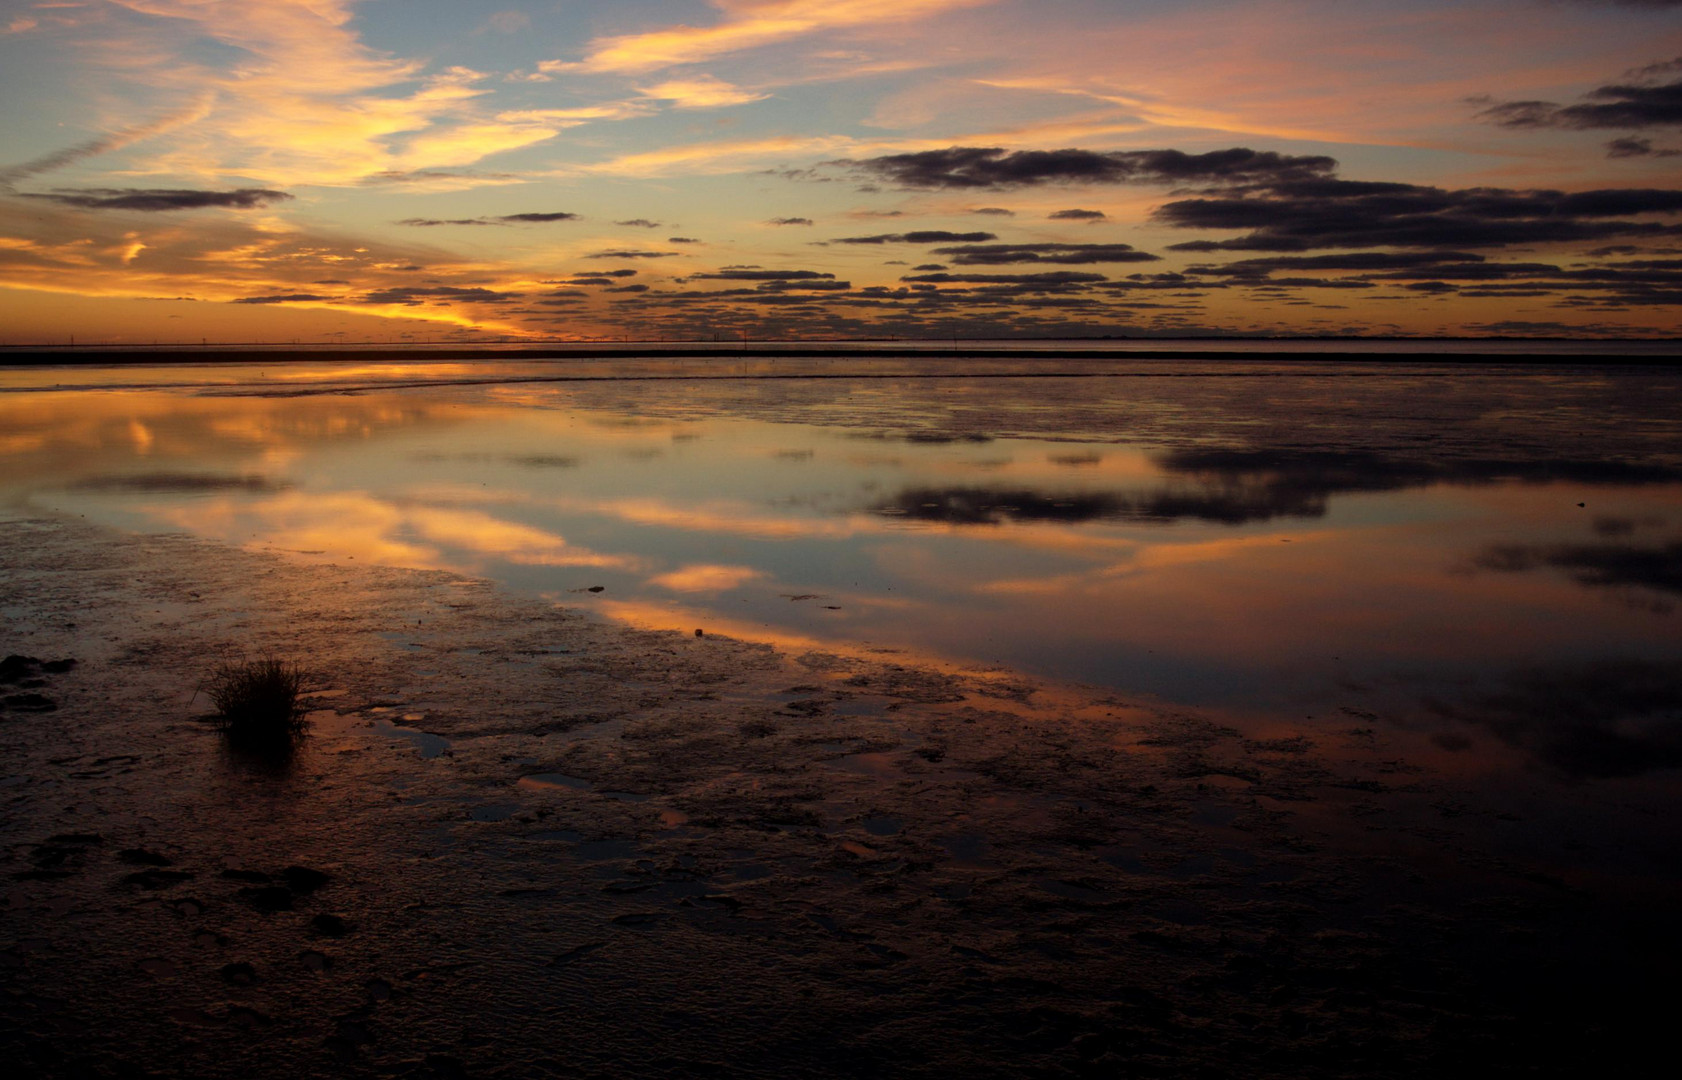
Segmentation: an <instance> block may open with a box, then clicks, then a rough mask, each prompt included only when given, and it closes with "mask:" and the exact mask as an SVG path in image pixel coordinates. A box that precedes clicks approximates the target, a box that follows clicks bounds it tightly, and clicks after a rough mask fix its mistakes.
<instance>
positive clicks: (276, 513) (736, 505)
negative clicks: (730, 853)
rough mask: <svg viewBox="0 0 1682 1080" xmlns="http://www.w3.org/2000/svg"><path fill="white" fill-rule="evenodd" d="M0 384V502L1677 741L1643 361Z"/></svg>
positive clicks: (837, 365)
mask: <svg viewBox="0 0 1682 1080" xmlns="http://www.w3.org/2000/svg"><path fill="white" fill-rule="evenodd" d="M626 374H629V375H632V376H635V377H634V378H620V377H617V376H620V375H626ZM931 376H932V377H931ZM0 389H4V390H7V391H10V392H5V393H0V463H3V465H4V469H3V475H4V477H5V480H4V481H3V482H0V501H3V502H4V504H5V505H7V506H8V507H9V508H10V509H11V511H12V512H14V513H32V512H40V511H52V512H61V513H71V514H79V515H85V516H86V517H87V518H89V519H91V520H96V521H100V522H105V523H109V524H112V525H116V526H120V527H123V528H130V529H142V530H172V531H186V532H191V533H194V534H197V535H201V536H208V537H213V538H216V539H219V540H223V541H226V542H228V543H232V544H241V545H252V546H258V547H263V548H272V549H275V550H279V551H283V552H287V553H290V554H291V555H292V556H293V557H297V558H303V559H319V560H330V561H346V560H355V561H358V562H375V563H385V564H393V565H402V566H414V567H426V568H435V569H447V570H451V571H454V572H457V573H460V574H467V575H483V576H488V577H490V578H493V579H495V580H497V581H499V582H501V583H503V584H505V585H506V586H508V587H511V588H514V589H517V590H521V591H524V592H527V593H532V594H538V595H542V596H545V597H549V598H552V599H553V600H555V601H556V602H558V603H562V604H566V605H568V606H578V607H582V608H586V609H589V610H592V611H595V612H597V613H598V614H600V615H601V616H603V617H606V618H610V619H617V620H623V621H625V622H629V623H633V624H636V625H641V626H650V627H658V628H668V629H677V630H681V631H683V632H685V633H692V632H693V631H694V630H697V629H699V630H702V631H703V632H705V633H713V634H729V635H734V636H739V637H747V638H754V639H759V640H764V641H768V642H772V643H774V644H777V645H779V646H782V647H785V648H787V649H790V650H793V651H796V652H804V651H808V650H819V651H841V652H847V651H858V650H868V651H874V652H877V653H884V652H885V653H889V654H893V653H898V654H901V655H903V656H905V657H906V658H907V659H917V660H932V661H937V662H947V663H954V664H966V665H976V664H982V665H1000V666H1003V667H1007V668H1010V669H1014V670H1019V671H1022V672H1025V673H1028V674H1031V675H1038V676H1046V677H1052V678H1057V679H1066V680H1075V681H1080V682H1085V683H1091V684H1098V685H1103V686H1109V687H1113V688H1115V689H1116V690H1117V691H1118V692H1120V693H1123V694H1128V695H1137V696H1145V697H1154V698H1156V699H1158V700H1160V701H1163V702H1167V703H1171V704H1180V705H1186V706H1192V707H1197V708H1200V709H1208V710H1215V711H1218V712H1221V713H1223V714H1226V715H1230V716H1232V717H1235V718H1239V719H1242V720H1244V721H1245V722H1246V723H1249V724H1252V725H1255V726H1256V729H1257V730H1258V731H1264V730H1265V729H1266V726H1267V724H1269V723H1270V722H1284V721H1287V720H1288V721H1290V722H1292V723H1296V724H1301V723H1305V722H1310V721H1312V722H1315V723H1321V724H1328V725H1330V724H1336V725H1340V726H1342V727H1345V728H1347V727H1349V726H1350V725H1357V726H1359V725H1363V724H1375V723H1376V724H1384V725H1387V726H1390V727H1393V728H1398V729H1406V730H1410V731H1414V732H1417V733H1419V734H1420V735H1421V737H1426V738H1429V739H1430V740H1432V743H1433V745H1434V746H1436V747H1437V748H1438V750H1440V751H1441V752H1442V753H1443V754H1445V755H1450V756H1452V755H1453V754H1455V753H1458V752H1462V751H1464V750H1466V749H1467V748H1470V747H1484V746H1489V745H1495V746H1499V747H1503V748H1505V749H1506V750H1508V751H1511V752H1512V753H1514V754H1517V755H1518V757H1519V758H1521V759H1522V760H1523V762H1524V763H1526V766H1527V767H1528V766H1539V767H1541V768H1542V769H1543V770H1545V771H1547V772H1548V773H1549V774H1550V775H1556V776H1559V777H1563V778H1566V779H1574V780H1581V779H1585V778H1588V779H1599V780H1612V779H1619V780H1628V779H1631V778H1637V777H1658V776H1663V775H1667V774H1668V772H1669V770H1673V769H1674V767H1675V766H1676V765H1678V764H1682V727H1679V722H1678V718H1677V709H1678V707H1679V705H1682V672H1679V669H1678V665H1677V649H1676V641H1677V640H1678V633H1677V629H1678V616H1677V614H1676V611H1675V603H1676V601H1677V598H1678V594H1679V593H1682V374H1679V373H1678V371H1677V369H1675V368H1674V367H1663V366H1659V367H1652V366H1649V367H1627V368H1626V367H1595V366H1586V365H1585V366H1568V365H1551V366H1547V367H1541V368H1527V367H1523V366H1516V365H1515V366H1502V365H1494V366H1485V367H1474V368H1467V367H1461V366H1449V365H1444V366H1434V365H1433V364H1432V362H1431V361H1430V360H1429V358H1425V357H1416V358H1411V359H1409V360H1408V361H1407V362H1406V363H1405V364H1402V365H1398V366H1386V367H1382V368H1374V367H1368V366H1363V365H1353V364H1337V363H1319V364H1308V363H1301V362H1297V361H1292V360H1289V359H1281V358H1278V357H1266V356H1263V357H1260V358H1257V357H1254V356H1251V357H1245V358H1239V359H1232V360H1221V359H1201V360H1195V361H1192V360H1187V361H1179V362H1172V361H1157V360H1143V361H1142V360H1137V359H1125V358H1123V359H1118V358H1115V357H1104V356H1092V357H1077V358H1072V359H1071V358H1057V359H1047V360H1037V359H1031V358H1030V359H1023V358H1005V359H999V358H991V359H980V360H977V359H955V360H940V361H934V360H930V359H916V358H913V359H905V358H899V359H881V358H871V359H845V360H835V359H823V358H811V357H808V358H797V359H787V358H785V359H782V360H779V359H777V358H774V357H748V358H736V357H714V358H684V359H674V358H663V359H642V360H627V359H619V360H579V361H575V362H567V363H541V362H531V361H512V362H507V361H494V362H485V363H466V362H459V361H451V360H438V361H416V362H412V363H402V364H396V363H385V362H378V361H375V362H360V361H356V362H344V361H336V360H335V361H313V360H312V361H305V362H299V363H292V364H288V365H284V366H282V365H276V364H272V363H270V364H264V363H263V362H261V361H257V362H253V363H244V364H227V365H215V364H188V365H180V366H174V367H156V366H146V367H97V366H94V367H89V366H78V367H74V368H56V369H55V368H48V369H19V370H14V371H6V372H4V373H3V374H0ZM394 632H396V631H395V630H394ZM1471 756H1474V757H1475V756H1477V755H1471ZM1468 760H1470V757H1468ZM1480 760H1483V759H1482V758H1480Z"/></svg>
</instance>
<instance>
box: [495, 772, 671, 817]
mask: <svg viewBox="0 0 1682 1080" xmlns="http://www.w3.org/2000/svg"><path fill="white" fill-rule="evenodd" d="M514 786H515V787H520V788H525V789H526V790H527V791H560V790H566V791H593V792H595V794H597V795H600V796H602V797H603V798H605V799H615V800H617V801H619V802H628V803H642V802H647V801H648V799H649V796H647V795H640V794H638V793H637V792H634V791H616V790H611V789H610V790H606V791H596V790H595V787H594V786H593V785H592V784H591V783H590V781H588V780H586V779H584V778H583V777H582V776H568V775H567V774H566V773H532V774H530V775H529V776H522V777H520V778H519V779H518V780H516V781H514ZM674 812H675V811H674ZM683 820H684V821H688V820H689V819H688V818H684V819H683ZM679 824H682V822H679Z"/></svg>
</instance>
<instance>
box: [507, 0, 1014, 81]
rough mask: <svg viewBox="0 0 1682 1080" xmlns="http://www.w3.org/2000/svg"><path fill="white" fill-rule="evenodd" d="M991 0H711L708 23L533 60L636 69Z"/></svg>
mask: <svg viewBox="0 0 1682 1080" xmlns="http://www.w3.org/2000/svg"><path fill="white" fill-rule="evenodd" d="M990 2H991V0H847V2H846V3H835V2H834V0H712V4H713V6H714V7H716V8H719V9H720V10H721V11H722V12H723V13H724V18H723V20H722V21H721V22H719V23H716V24H715V25H713V26H700V27H697V26H673V27H668V28H666V29H663V30H654V31H650V32H648V33H643V34H625V35H620V36H616V37H607V38H598V39H596V40H595V41H592V42H591V43H590V52H589V55H588V56H586V57H585V59H583V60H582V61H579V62H577V63H566V62H564V61H559V60H550V61H546V62H544V63H543V64H541V65H539V66H540V68H541V69H542V70H543V71H545V72H551V73H553V72H558V71H578V72H591V73H600V72H612V73H615V74H622V75H638V74H642V73H644V72H649V71H658V70H660V69H661V68H667V67H675V66H677V65H680V64H694V63H699V62H701V61H705V60H710V59H712V58H713V57H716V56H722V55H724V54H726V53H733V52H740V51H742V50H744V49H754V48H759V47H761V46H764V45H774V44H776V43H778V42H782V41H788V40H790V39H792V38H797V37H804V36H805V35H807V34H813V33H817V32H819V31H825V30H841V29H847V28H851V27H861V26H868V25H872V24H879V23H896V22H910V21H912V20H915V19H922V18H927V17H929V16H931V15H939V14H942V13H944V12H947V11H953V10H956V9H958V8H966V7H976V6H979V5H981V4H986V3H990Z"/></svg>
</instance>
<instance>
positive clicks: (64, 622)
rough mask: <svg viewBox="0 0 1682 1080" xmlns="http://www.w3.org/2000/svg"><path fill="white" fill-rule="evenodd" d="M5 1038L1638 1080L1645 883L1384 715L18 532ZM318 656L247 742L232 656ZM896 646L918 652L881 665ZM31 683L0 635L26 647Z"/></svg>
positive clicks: (197, 1062) (87, 536)
mask: <svg viewBox="0 0 1682 1080" xmlns="http://www.w3.org/2000/svg"><path fill="white" fill-rule="evenodd" d="M0 604H3V606H4V614H5V619H4V623H3V624H0V653H4V654H9V655H12V656H16V657H19V658H22V659H23V660H28V659H30V658H33V657H53V658H55V659H58V658H63V659H71V658H74V659H75V661H76V663H75V664H73V665H59V667H60V669H59V670H56V671H51V672H48V671H46V670H45V669H46V664H44V663H40V662H35V666H34V667H30V666H29V665H27V664H23V663H22V661H21V660H20V662H19V663H16V664H12V667H11V668H8V669H7V670H8V672H9V671H11V670H12V669H13V668H15V669H17V670H18V671H19V672H20V681H9V682H8V683H7V685H6V686H5V687H3V688H0V689H4V690H5V691H6V692H7V693H8V694H10V693H12V692H14V691H16V690H17V688H18V686H20V685H21V684H22V682H23V681H39V682H41V683H42V685H41V686H39V687H37V688H36V689H33V690H30V691H27V692H29V693H37V694H41V695H42V696H45V697H50V698H51V700H52V701H53V702H54V703H55V705H56V709H55V710H54V711H52V712H33V711H29V710H26V709H14V708H11V707H8V708H7V709H6V710H5V711H4V712H0V759H3V760H4V763H5V768H4V778H3V779H0V805H3V807H4V811H3V819H0V820H3V825H0V874H3V875H4V902H3V905H0V978H3V980H4V987H5V989H4V994H3V995H0V1053H3V1054H4V1055H5V1057H6V1058H7V1059H8V1060H10V1061H12V1062H18V1063H22V1065H23V1068H24V1073H25V1074H26V1075H30V1076H41V1077H123V1076H164V1077H177V1076H179V1077H195V1078H217V1077H239V1078H242V1080H243V1078H261V1077H298V1076H316V1075H331V1076H352V1077H355V1076H368V1077H375V1076H378V1077H388V1076H404V1077H462V1076H471V1077H510V1078H512V1077H550V1076H568V1077H626V1076H631V1077H693V1076H732V1077H735V1076H740V1077H767V1078H769V1077H831V1076H837V1077H838V1076H848V1077H851V1076H859V1077H866V1076H869V1077H878V1076H896V1077H900V1076H903V1077H937V1076H940V1077H944V1076H969V1077H995V1076H996V1077H1018V1076H1063V1077H1088V1076H1091V1077H1100V1076H1101V1077H1153V1076H1164V1077H1169V1076H1171V1077H1195V1076H1211V1077H1213V1076H1220V1077H1243V1076H1253V1077H1336V1076H1351V1077H1353V1076H1362V1077H1370V1076H1397V1077H1400V1076H1426V1075H1447V1074H1454V1075H1479V1074H1482V1075H1491V1076H1500V1075H1542V1074H1573V1075H1582V1074H1584V1073H1597V1072H1598V1073H1605V1074H1611V1075H1635V1074H1636V1073H1637V1071H1638V1070H1636V1069H1635V1067H1634V1064H1633V1063H1634V1062H1637V1061H1639V1060H1640V1058H1639V1055H1640V1054H1641V1053H1642V1052H1643V1051H1645V1050H1647V1049H1650V1048H1651V1047H1650V1046H1649V1044H1651V1043H1655V1042H1656V1041H1657V1040H1658V1039H1660V1038H1661V1037H1662V1033H1663V1031H1664V1030H1665V1027H1666V1025H1667V1024H1668V1022H1669V1017H1668V1013H1665V1014H1664V1015H1662V1016H1661V1010H1665V1009H1666V1007H1667V1005H1668V997H1667V996H1665V995H1660V996H1656V997H1654V996H1648V995H1647V994H1645V993H1644V992H1643V982H1644V980H1646V979H1649V978H1652V977H1655V976H1658V975H1660V974H1661V973H1662V974H1666V976H1667V977H1668V972H1669V971H1671V970H1674V968H1673V965H1674V960H1675V958H1676V950H1675V948H1674V945H1675V936H1674V932H1673V931H1671V930H1670V929H1669V927H1668V923H1667V921H1666V919H1665V918H1664V917H1666V916H1668V914H1669V912H1670V910H1672V909H1671V907H1670V905H1672V904H1674V902H1675V896H1674V889H1672V888H1670V886H1669V885H1668V884H1666V883H1654V882H1652V881H1650V880H1647V881H1643V882H1642V883H1640V885H1639V887H1634V886H1630V885H1627V884H1626V886H1624V887H1618V886H1616V885H1615V884H1614V885H1613V886H1606V885H1594V884H1585V883H1583V882H1579V881H1573V880H1569V879H1568V878H1567V877H1562V876H1561V874H1560V873H1559V872H1558V870H1557V867H1555V866H1553V865H1551V864H1550V862H1549V858H1551V856H1549V857H1543V856H1532V855H1530V854H1528V853H1516V852H1515V848H1516V847H1517V845H1514V844H1513V843H1511V842H1510V841H1511V836H1510V834H1509V832H1508V830H1509V829H1510V828H1513V827H1514V826H1515V823H1514V822H1513V821H1512V815H1511V814H1509V813H1507V812H1506V811H1505V810H1504V809H1503V808H1502V807H1498V806H1489V805H1485V804H1483V802H1482V801H1481V799H1480V797H1479V796H1478V794H1477V793H1476V792H1472V791H1465V790H1457V789H1456V788H1455V786H1454V785H1453V784H1452V783H1450V782H1449V781H1448V780H1446V779H1444V778H1442V777H1438V776H1434V775H1432V774H1431V773H1429V772H1428V771H1426V770H1424V769H1421V768H1419V767H1417V766H1412V765H1409V764H1408V763H1407V762H1405V761H1400V760H1398V759H1397V756H1396V754H1395V753H1394V751H1393V749H1391V748H1389V747H1388V746H1387V745H1386V743H1385V737H1384V735H1383V733H1382V731H1381V730H1376V731H1375V729H1374V728H1372V727H1371V726H1361V725H1359V724H1356V725H1354V726H1351V727H1349V728H1348V729H1347V730H1343V731H1340V732H1338V733H1336V734H1335V735H1334V736H1330V737H1327V736H1325V735H1323V734H1322V735H1320V736H1317V737H1314V738H1310V737H1306V736H1303V735H1297V734H1282V735H1280V736H1279V737H1277V738H1245V737H1243V736H1241V735H1240V733H1239V732H1237V731H1235V730H1232V729H1230V728H1226V727H1222V726H1220V725H1219V724H1216V723H1213V722H1211V721H1210V720H1208V719H1205V718H1201V717H1198V716H1195V715H1189V714H1179V713H1174V712H1170V711H1165V710H1162V709H1160V708H1146V707H1142V706H1140V705H1137V704H1130V703H1128V702H1126V701H1123V700H1120V699H1118V698H1116V697H1114V696H1113V695H1112V694H1111V693H1109V692H1104V691H1096V690H1081V689H1079V688H1068V687H1055V686H1049V685H1042V684H1036V683H1033V682H1031V681H1029V680H1026V679H1023V678H1022V677H1020V676H1017V675H1014V674H1011V673H1009V672H1002V671H985V670H951V669H947V670H933V669H930V668H924V667H919V666H917V665H915V664H912V663H908V662H903V658H896V657H894V656H892V655H884V656H881V657H876V658H872V657H868V656H866V657H849V656H838V655H832V654H817V653H813V654H807V655H802V656H788V655H782V654H779V653H777V652H774V651H772V650H771V649H769V648H766V647H763V646H758V645H754V644H751V643H745V642H738V641H733V640H730V639H728V638H723V637H720V636H717V635H715V634H711V633H709V634H707V635H705V636H689V635H680V634H675V633H671V634H668V633H650V632H639V631H634V630H627V629H624V628H620V627H616V626H611V625H607V624H604V623H601V622H598V621H594V620H590V619H586V618H584V617H581V616H579V615H576V614H574V613H570V612H568V611H565V610H561V609H558V608H555V607H553V606H550V605H547V604H544V603H541V602H538V601H528V600H521V599H518V598H511V597H509V596H508V595H505V594H502V593H499V592H498V591H496V590H495V589H493V588H492V587H490V586H489V585H487V584H485V583H483V582H480V581H473V580H467V579H463V578H461V577H459V576H457V575H454V574H450V573H442V572H423V571H411V570H398V569H382V568H375V567H356V566H334V565H305V564H302V563H295V562H289V561H285V560H284V559H282V558H280V557H277V556H274V555H269V554H262V553H254V552H248V551H241V550H236V549H231V548H227V547H222V546H218V545H215V544H211V543H208V542H204V541H199V540H195V539H191V538H187V537H182V536H130V535H126V534H119V533H114V532H109V531H103V530H99V529H96V528H93V527H91V526H88V525H86V524H83V523H80V522H73V521H68V520H58V519H52V520H21V521H7V522H0ZM242 655H244V656H257V655H274V656H278V657H283V658H286V659H289V660H295V661H297V662H300V663H302V664H303V665H305V666H306V667H307V668H309V669H310V670H311V671H313V672H314V673H315V674H316V678H317V681H316V684H315V693H314V696H313V699H312V700H313V701H314V703H315V705H316V706H317V707H316V710H315V711H314V712H313V713H312V714H311V720H312V730H311V733H310V735H309V736H308V737H307V738H306V739H305V740H304V741H303V743H302V745H301V747H300V748H299V749H298V750H297V751H296V753H295V754H293V755H292V756H291V757H289V758H286V759H280V760H277V759H275V758H273V757H266V758H265V757H248V756H241V755H239V754H236V753H234V752H233V751H231V750H230V749H229V748H228V747H227V746H226V745H225V744H224V743H223V742H222V741H221V739H220V737H219V736H218V735H217V733H216V732H215V730H214V728H213V726H212V725H211V724H209V723H208V722H206V719H205V714H206V713H207V712H208V711H209V705H208V702H206V701H205V700H204V698H203V697H202V695H195V688H196V687H197V686H198V685H199V683H200V681H201V680H202V679H203V678H204V677H205V675H206V673H207V672H208V671H209V670H210V669H211V668H212V667H213V666H214V664H215V663H216V662H218V661H220V660H225V659H229V658H235V657H238V656H242ZM896 660H897V661H898V662H896ZM8 663H11V661H10V660H8Z"/></svg>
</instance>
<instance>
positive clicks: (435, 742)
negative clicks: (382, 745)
mask: <svg viewBox="0 0 1682 1080" xmlns="http://www.w3.org/2000/svg"><path fill="white" fill-rule="evenodd" d="M404 719H405V720H407V719H409V717H407V716H405V717H404ZM416 719H418V717H417V718H416ZM368 729H369V730H370V731H372V732H373V733H374V734H375V735H383V736H385V737H386V738H388V739H403V740H405V741H407V742H409V743H410V744H412V745H413V746H414V747H415V749H417V750H419V751H420V756H421V757H423V758H435V757H437V756H438V755H439V754H442V753H443V752H444V751H446V750H448V749H449V748H450V740H448V739H446V738H444V736H442V735H434V734H432V733H431V732H427V731H421V730H420V729H419V728H409V727H399V726H398V725H396V724H394V723H392V722H391V721H390V720H387V719H385V718H384V717H376V718H375V719H374V720H373V721H372V722H371V723H370V724H369V725H368Z"/></svg>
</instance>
